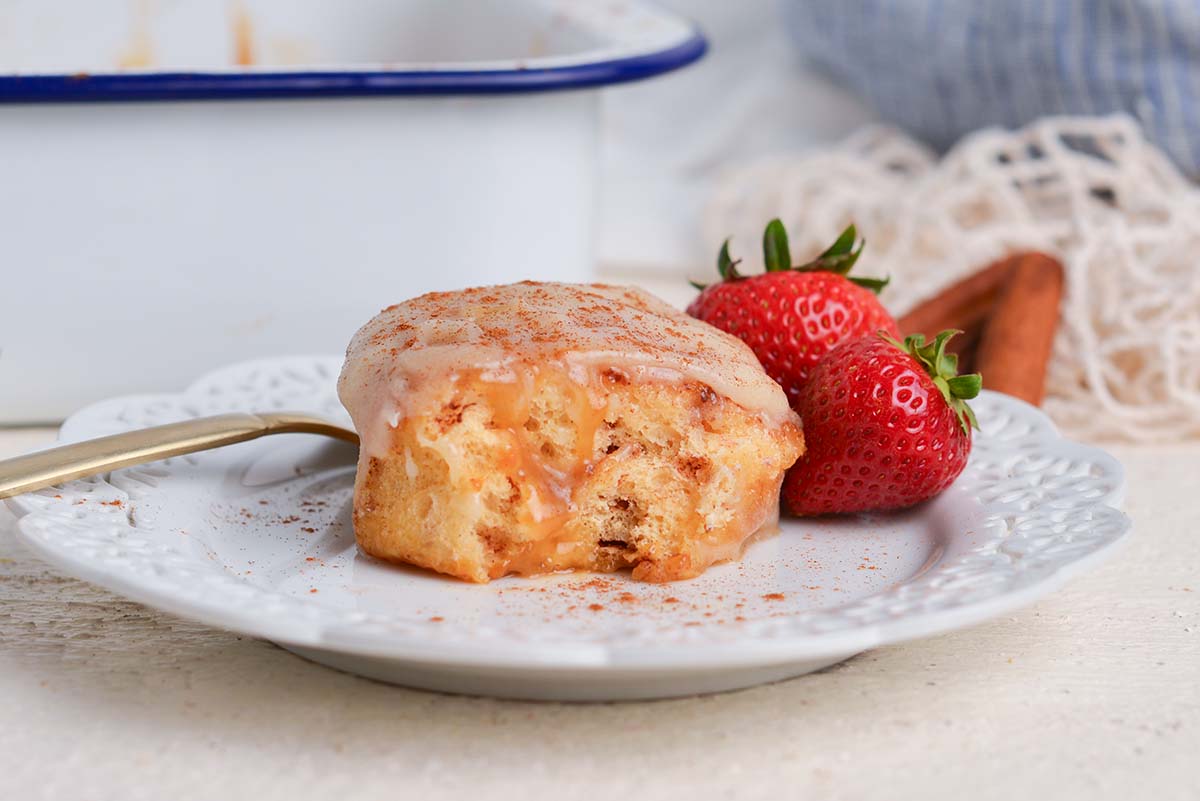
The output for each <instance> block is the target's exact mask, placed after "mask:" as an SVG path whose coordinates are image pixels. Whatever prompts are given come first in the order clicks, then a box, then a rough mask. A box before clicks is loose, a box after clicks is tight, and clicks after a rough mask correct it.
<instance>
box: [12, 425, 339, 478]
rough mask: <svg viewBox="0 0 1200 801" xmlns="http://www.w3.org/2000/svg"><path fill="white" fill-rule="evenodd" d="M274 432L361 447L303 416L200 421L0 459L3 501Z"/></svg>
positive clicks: (335, 428)
mask: <svg viewBox="0 0 1200 801" xmlns="http://www.w3.org/2000/svg"><path fill="white" fill-rule="evenodd" d="M269 434H321V435H324V436H327V437H334V438H336V439H340V440H344V441H345V442H351V443H353V444H355V445H357V444H358V435H357V434H355V433H354V431H352V430H351V429H349V428H344V427H342V426H339V425H335V424H333V423H331V422H329V421H328V420H325V419H324V418H321V417H316V416H314V415H311V414H304V413H302V412H264V413H260V414H219V415H214V416H212V417H197V418H196V419H194V420H184V421H182V422H179V423H168V424H167V425H163V426H154V427H153V428H143V429H139V430H137V431H126V432H124V433H122V434H113V435H111V436H108V437H100V438H99V439H89V440H86V441H84V442H75V443H72V444H70V445H61V446H59V447H57V448H50V449H49V450H44V451H38V452H37V453H30V454H27V455H25V456H18V457H16V458H14V459H6V460H4V461H0V498H10V497H12V496H13V495H20V494H21V493H24V492H32V491H33V490H38V489H43V488H45V487H50V486H53V485H55V484H60V483H62V482H64V481H70V480H71V479H75V478H83V477H84V476H94V475H96V474H97V473H106V472H108V471H109V470H116V469H118V468H121V467H129V466H130V465H135V464H144V463H146V462H154V461H157V460H159V459H166V458H168V457H171V456H180V455H182V454H185V453H195V452H196V451H206V450H209V449H210V448H220V447H221V446H223V445H232V444H234V443H235V442H246V441H248V440H252V439H258V438H259V437H265V436H268V435H269Z"/></svg>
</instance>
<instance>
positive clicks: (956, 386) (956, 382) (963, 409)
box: [879, 329, 983, 434]
mask: <svg viewBox="0 0 1200 801" xmlns="http://www.w3.org/2000/svg"><path fill="white" fill-rule="evenodd" d="M961 333H962V331H957V330H954V329H947V330H945V331H942V332H941V333H940V334H938V335H937V336H936V337H934V339H933V341H932V342H930V343H928V344H926V342H925V335H924V334H910V335H909V336H907V337H905V338H904V341H903V342H900V341H899V340H897V339H895V338H893V337H892V336H890V335H888V334H887V333H885V332H883V331H881V332H879V337H880V338H881V339H883V340H884V341H886V342H889V343H891V344H893V345H895V346H896V347H897V348H900V350H902V351H904V352H905V353H907V354H908V355H910V356H912V357H913V358H914V359H916V360H917V361H918V362H919V363H920V365H921V366H922V367H923V368H925V372H926V373H928V374H929V377H930V378H932V379H933V383H934V385H935V386H936V387H937V388H938V391H939V392H941V393H942V397H943V398H945V399H946V403H947V404H948V405H949V406H950V408H951V410H953V411H954V414H955V415H956V416H957V417H958V421H959V423H960V424H961V425H962V428H963V433H964V434H969V433H970V429H972V428H975V429H978V428H979V421H978V420H976V419H975V412H973V411H972V410H971V406H970V404H968V403H967V401H969V400H971V399H972V398H974V397H976V396H978V395H979V390H980V389H982V388H983V377H982V376H981V375H980V374H979V373H970V374H968V375H959V374H958V356H957V355H956V354H953V353H947V352H946V343H948V342H949V341H950V340H951V339H952V338H953V337H954V336H956V335H958V334H961Z"/></svg>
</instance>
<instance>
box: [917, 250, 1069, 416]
mask: <svg viewBox="0 0 1200 801" xmlns="http://www.w3.org/2000/svg"><path fill="white" fill-rule="evenodd" d="M1062 289H1063V271H1062V265H1061V264H1059V263H1058V261H1056V260H1055V259H1053V258H1052V257H1050V256H1047V255H1046V254H1044V253H1022V254H1018V255H1015V256H1010V257H1008V258H1005V259H1001V260H1000V261H997V262H995V263H993V264H991V265H989V266H987V267H985V268H984V269H982V270H980V271H979V272H976V273H974V274H972V275H970V276H967V277H966V278H964V279H963V280H961V281H959V282H957V283H955V284H952V285H951V286H949V287H947V288H946V289H944V290H942V291H941V292H940V293H938V295H937V296H936V297H933V298H930V299H929V300H927V301H925V302H924V303H922V304H920V305H919V306H917V307H916V308H914V309H913V310H912V311H910V312H909V313H908V314H906V315H904V316H903V317H901V318H900V319H899V320H898V321H897V322H898V324H899V326H900V331H901V332H902V333H904V334H915V333H922V334H925V335H926V336H927V337H933V336H934V335H936V334H937V333H938V332H939V331H942V330H945V329H947V328H958V329H961V330H962V331H963V332H964V334H963V335H962V336H958V337H955V338H954V339H952V340H950V348H949V350H950V351H951V352H953V353H957V354H958V356H959V369H960V371H961V372H980V373H982V374H983V385H984V387H986V388H988V389H994V390H997V391H999V392H1005V393H1007V394H1009V395H1014V396H1016V397H1018V398H1021V399H1022V400H1026V401H1028V402H1030V403H1034V404H1038V403H1041V401H1042V397H1043V395H1044V393H1045V380H1046V365H1047V364H1048V362H1049V359H1050V349H1051V347H1052V345H1053V341H1054V332H1055V329H1056V328H1057V327H1058V305H1059V301H1060V300H1061V298H1062Z"/></svg>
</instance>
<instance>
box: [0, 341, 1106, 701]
mask: <svg viewBox="0 0 1200 801" xmlns="http://www.w3.org/2000/svg"><path fill="white" fill-rule="evenodd" d="M339 366H340V359H335V358H293V359H276V360H269V361H258V362H252V363H247V364H241V365H237V366H234V367H230V368H227V369H225V370H221V371H219V372H216V373H213V374H211V375H209V376H207V377H205V378H203V379H201V380H200V381H199V382H197V383H196V384H195V385H193V386H192V387H191V389H189V390H188V391H187V392H185V393H183V394H181V395H170V396H142V397H130V398H120V399H115V400H111V401H106V402H104V403H100V404H97V405H95V406H91V407H89V408H87V409H85V410H84V411H82V412H80V413H78V414H77V415H75V416H74V417H72V418H71V419H70V420H68V421H67V423H66V424H65V425H64V426H63V431H62V438H63V439H64V440H78V439H84V438H89V437H95V436H100V435H104V434H109V433H113V432H115V431H120V430H124V429H129V428H135V427H141V426H149V425H156V424H160V423H165V422H170V421H173V420H178V419H182V418H185V417H189V416H196V415H204V414H214V413H219V412H223V411H232V410H270V409H302V410H311V411H316V412H321V413H324V414H326V415H328V416H330V417H332V418H343V419H344V413H343V412H342V410H341V407H340V406H339V405H338V402H337V399H336V397H335V395H334V382H335V378H336V375H337V370H338V368H339ZM975 408H976V411H977V412H978V416H979V420H980V423H981V425H982V431H981V433H980V434H979V435H978V437H977V439H976V443H975V448H974V452H973V454H972V457H971V464H970V466H969V467H968V469H967V472H966V473H965V474H964V475H963V476H962V477H961V478H960V479H959V481H958V482H957V483H956V484H955V485H954V486H953V487H952V488H951V489H950V490H949V491H948V492H946V493H945V494H943V495H942V496H941V497H939V498H938V499H936V500H935V501H933V502H931V503H928V504H925V505H923V506H921V507H919V508H917V509H915V510H912V511H909V512H906V513H903V514H898V515H880V516H861V517H853V518H846V519H839V520H816V521H785V522H784V524H783V532H782V534H781V535H780V536H778V537H775V538H771V539H767V540H764V541H762V542H759V543H757V544H755V545H753V546H751V547H750V548H749V549H748V551H747V553H746V555H745V557H744V558H743V559H742V560H741V561H740V562H737V563H732V564H726V565H719V566H717V567H714V568H712V569H710V570H709V571H708V572H707V573H706V574H705V575H703V576H702V577H700V578H698V579H695V580H692V581H686V582H680V583H675V584H663V585H650V584H640V583H636V582H633V581H631V580H630V579H629V578H628V576H626V575H616V576H606V577H594V576H583V575H552V576H545V577H541V578H534V579H520V578H508V579H503V580H500V581H496V582H493V583H492V584H490V585H486V586H476V585H470V584H465V583H462V582H459V581H456V580H452V579H447V578H442V577H439V576H436V575H432V574H429V573H425V572H422V571H419V570H415V569H405V568H400V567H396V566H392V565H386V564H383V563H380V562H377V561H375V560H373V559H371V558H369V557H365V556H363V555H362V554H360V553H358V552H357V550H356V548H355V545H354V535H353V531H352V530H351V524H350V503H351V496H352V481H353V475H354V467H353V461H352V460H353V450H352V449H351V448H348V447H347V446H344V445H340V444H337V443H332V442H328V441H324V440H321V439H318V438H315V437H306V436H297V435H291V436H282V437H269V438H265V439H262V440H259V441H257V442H252V443H245V444H243V445H237V446H233V447H230V448H226V449H223V450H220V451H214V452H210V453H205V454H200V455H196V456H192V457H183V458H177V459H171V460H168V461H165V462H160V463H156V464H154V465H150V466H146V467H143V468H137V469H130V470H122V471H119V472H115V473H113V474H111V475H110V476H107V477H105V478H97V479H93V480H88V481H76V482H72V483H70V484H67V485H64V486H63V487H61V488H58V489H56V490H49V491H45V492H41V493H37V494H32V495H27V496H24V497H22V498H19V499H16V500H15V501H12V502H11V503H12V505H13V507H14V508H15V509H16V511H18V513H25V514H24V516H23V517H22V518H21V520H20V526H19V530H20V535H21V537H22V539H23V540H24V542H25V543H26V544H27V545H29V546H30V547H31V548H33V549H34V550H35V551H36V552H37V553H39V554H41V555H42V556H43V557H44V558H46V559H47V560H48V561H50V562H51V563H53V564H54V565H56V566H58V567H60V568H61V569H63V570H65V571H66V572H68V573H72V574H74V575H76V576H79V577H80V578H83V579H86V580H88V581H92V582H94V583H96V584H99V585H102V586H104V587H107V588H109V589H111V590H113V591H115V592H118V593H121V594H122V595H126V596H128V597H130V598H133V599H135V600H138V601H141V602H143V603H146V604H149V605H151V606H155V607H158V608H160V609H163V610H166V611H169V612H173V613H175V614H178V615H181V616H184V617H188V618H192V619H195V620H199V621H203V622H206V623H209V624H212V625H214V626H222V627H226V628H229V629H233V630H236V631H239V632H243V633H246V634H250V635H253V636H257V637H263V638H266V639H269V640H273V641H275V642H277V643H279V644H280V645H282V646H283V647H285V648H288V649H289V650H292V651H294V652H296V653H298V654H300V655H302V656H305V657H308V658H310V659H313V660H315V661H318V662H322V663H324V664H327V665H331V666H333V667H337V668H342V669H344V670H349V671H353V672H355V673H360V674H363V675H366V676H371V677H374V678H378V679H382V680H384V681H390V682H396V683H400V684H407V685H411V686H415V687H424V688H430V689H435V690H445V691H450V692H462V693H472V694H486V695H496V696H507V697H520V698H540V699H577V700H615V699H626V698H652V697H665V696H672V695H684V694H690V693H696V692H711V691H718V690H726V689H733V688H737V687H745V686H749V685H752V684H756V683H760V682H764V681H771V680H776V679H782V678H785V677H789V676H795V675H799V674H802V673H806V672H808V671H812V670H816V669H818V668H821V667H823V666H826V665H829V664H832V663H834V662H837V661H840V660H842V659H845V658H847V657H849V656H851V655H853V654H856V653H858V652H861V651H864V650H866V649H869V648H873V647H876V646H878V645H883V644H887V643H894V642H899V641H902V640H908V639H913V638H916V637H922V636H926V635H930V634H935V633H939V632H945V631H949V630H952V629H956V628H960V627H963V626H967V625H970V624H973V623H977V622H979V621H982V620H984V619H986V618H990V617H994V616H996V615H1000V614H1003V613H1005V612H1007V611H1009V610H1012V609H1014V608H1015V607H1018V606H1021V605H1023V604H1027V603H1029V602H1031V601H1033V600H1034V599H1036V598H1038V597H1040V596H1042V595H1044V594H1046V593H1047V592H1049V591H1051V590H1053V589H1054V588H1056V587H1058V586H1059V585H1060V584H1062V582H1063V581H1064V580H1065V579H1067V578H1068V577H1070V576H1071V575H1074V574H1075V573H1077V572H1078V571H1080V570H1082V569H1083V568H1085V567H1087V566H1089V565H1092V564H1094V563H1096V562H1097V561H1098V560H1099V559H1100V558H1101V557H1103V556H1105V555H1106V554H1108V553H1109V552H1111V550H1112V548H1113V546H1114V545H1115V544H1116V543H1118V542H1119V541H1120V540H1121V539H1122V538H1123V537H1124V536H1125V535H1126V534H1127V533H1128V531H1129V520H1128V519H1127V518H1126V517H1125V516H1124V515H1123V514H1122V513H1121V512H1119V511H1118V510H1117V509H1116V506H1117V504H1118V503H1119V502H1120V498H1121V492H1122V486H1123V478H1122V469H1121V466H1120V465H1119V464H1118V463H1117V462H1116V461H1115V460H1114V459H1113V458H1112V457H1110V456H1108V455H1107V454H1105V453H1103V452H1101V451H1099V450H1096V449H1094V448H1090V447H1085V446H1082V445H1077V444H1075V443H1072V442H1068V441H1066V440H1063V439H1061V438H1060V437H1059V436H1058V434H1057V432H1056V431H1055V429H1054V427H1053V425H1052V424H1051V423H1050V422H1049V420H1047V419H1046V417H1045V416H1044V415H1042V413H1041V412H1039V411H1038V410H1037V409H1034V408H1033V407H1031V406H1028V405H1026V404H1024V403H1021V402H1019V401H1015V400H1012V399H1010V398H1006V397H1004V396H1001V395H995V394H988V393H985V394H984V395H983V396H982V397H981V398H980V399H979V400H978V402H977V403H976V405H975Z"/></svg>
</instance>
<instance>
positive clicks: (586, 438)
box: [475, 367, 605, 575]
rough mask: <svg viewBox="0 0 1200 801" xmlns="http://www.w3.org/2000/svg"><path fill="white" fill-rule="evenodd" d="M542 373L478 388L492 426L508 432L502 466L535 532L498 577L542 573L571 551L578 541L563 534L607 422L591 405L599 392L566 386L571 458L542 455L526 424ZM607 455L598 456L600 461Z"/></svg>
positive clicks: (599, 408) (527, 526)
mask: <svg viewBox="0 0 1200 801" xmlns="http://www.w3.org/2000/svg"><path fill="white" fill-rule="evenodd" d="M541 373H542V371H541V370H540V369H539V368H538V367H532V368H531V369H530V370H529V371H528V372H526V373H524V374H522V375H521V376H520V377H519V378H518V380H517V381H515V382H483V381H480V382H478V383H476V384H475V386H476V387H477V388H479V390H480V391H481V392H482V393H483V395H484V397H485V399H486V402H487V405H488V406H489V407H490V408H491V410H492V412H493V415H492V422H493V424H494V425H495V426H496V427H497V428H498V429H501V430H502V431H503V432H504V435H505V436H504V438H505V440H506V448H505V451H504V453H503V454H502V456H501V458H500V460H499V463H498V467H499V469H500V470H501V471H502V472H504V473H505V474H506V475H510V476H513V477H514V479H515V483H516V486H517V487H519V488H520V491H521V501H522V502H521V504H520V509H521V512H520V518H521V519H520V522H521V524H522V526H523V527H524V528H525V530H526V531H529V532H530V533H531V534H532V539H531V540H529V541H528V542H525V543H524V544H523V549H522V550H521V551H520V552H519V553H517V554H514V555H512V556H511V557H510V558H508V559H507V560H506V561H505V562H504V563H502V564H499V565H497V567H496V568H495V569H496V570H497V571H499V572H498V575H504V574H506V573H510V572H517V573H537V572H540V571H541V570H542V569H544V567H545V566H546V565H548V564H551V563H553V562H554V561H556V560H557V558H558V557H560V556H561V554H562V553H563V551H564V549H567V550H569V549H570V548H571V547H573V543H574V540H572V539H571V538H568V537H566V536H565V526H566V524H567V522H568V521H569V520H570V519H571V514H572V513H573V512H574V510H575V498H574V496H575V491H576V489H577V488H578V487H579V486H580V485H581V484H582V483H583V482H584V480H585V479H586V477H587V475H588V474H590V473H591V471H592V470H593V468H594V467H595V464H596V461H597V454H596V446H595V441H596V432H597V431H598V430H599V429H600V427H601V426H602V425H603V424H604V416H605V410H604V407H603V405H597V404H596V403H594V402H593V397H595V393H594V392H593V391H592V388H591V387H586V386H581V385H579V384H577V383H575V382H573V381H567V382H565V383H564V387H565V388H566V389H567V390H568V393H567V394H568V398H569V400H568V405H567V408H568V413H569V416H570V419H571V421H572V423H573V424H574V426H573V427H574V431H575V442H574V448H573V449H572V450H571V452H570V453H569V454H567V456H568V457H569V458H568V459H566V460H563V459H562V458H555V457H552V456H547V455H544V454H542V453H541V452H540V451H539V449H538V448H537V447H535V445H534V443H533V442H531V439H532V437H531V432H530V431H529V429H528V428H527V427H526V426H527V425H528V423H529V422H530V420H531V412H532V404H533V398H534V395H535V393H536V391H537V387H538V379H539V378H540V377H541ZM591 380H592V379H591V378H590V377H589V381H591ZM603 456H604V454H600V455H599V458H603ZM564 461H566V464H563V462H564Z"/></svg>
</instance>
